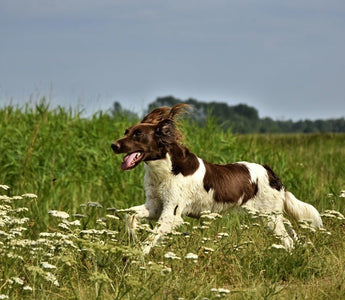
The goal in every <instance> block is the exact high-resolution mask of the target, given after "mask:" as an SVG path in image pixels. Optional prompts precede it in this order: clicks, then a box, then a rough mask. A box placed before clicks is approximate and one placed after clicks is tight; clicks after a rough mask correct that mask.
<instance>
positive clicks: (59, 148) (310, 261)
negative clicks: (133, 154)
mask: <svg viewBox="0 0 345 300" xmlns="http://www.w3.org/2000/svg"><path fill="white" fill-rule="evenodd" d="M132 122H133V121H132ZM130 124H131V122H130V121H129V120H127V119H126V117H124V116H120V115H117V116H116V117H110V116H109V115H107V114H105V113H97V114H95V115H93V116H92V117H90V118H88V119H85V118H82V117H81V114H80V113H78V112H77V113H76V112H73V111H72V110H66V109H62V108H59V109H50V108H49V106H48V105H47V104H45V103H42V104H40V105H38V106H36V107H35V108H30V107H26V108H23V109H21V110H19V109H18V108H15V107H6V108H2V109H0V153H1V154H0V185H7V186H9V189H6V186H2V187H0V195H2V196H0V299H7V297H8V299H63V298H64V299H215V298H217V297H221V298H229V299H230V298H231V299H345V251H344V249H345V239H344V234H345V220H344V219H343V218H342V217H341V216H340V215H339V216H338V217H336V215H335V213H333V215H332V214H331V213H328V214H325V215H324V217H323V222H324V225H325V230H323V231H316V232H313V231H311V230H310V229H308V228H304V227H300V226H299V225H298V224H294V227H295V229H296V231H297V233H298V235H299V238H300V243H299V244H298V245H297V246H296V248H295V249H294V250H293V251H292V252H291V253H289V252H287V251H285V250H282V249H276V248H274V247H272V245H273V244H277V243H279V241H278V240H276V239H275V237H274V236H272V235H271V234H270V233H269V231H268V230H267V229H266V227H265V220H260V219H253V218H251V217H250V216H249V215H247V214H246V213H244V212H243V211H242V210H240V209H237V210H235V211H232V212H229V213H228V214H226V215H224V216H223V217H222V218H219V219H216V220H209V219H207V218H206V217H205V218H203V219H200V220H194V219H190V218H187V217H186V218H185V221H186V224H184V225H183V226H181V227H180V228H179V229H178V231H177V232H176V233H174V234H171V235H170V236H168V237H167V239H166V240H165V242H164V243H163V244H161V245H160V246H158V247H156V248H154V249H153V251H152V253H150V254H149V255H148V256H145V257H143V256H142V255H141V252H140V242H141V241H143V240H144V239H145V237H146V236H147V234H148V233H147V230H145V228H150V224H147V225H146V226H143V229H142V230H141V231H140V233H139V235H138V240H137V241H135V242H134V241H133V240H132V239H131V238H129V237H128V235H127V233H126V231H125V216H124V215H122V214H117V213H116V211H115V209H114V208H117V209H119V208H127V207H130V206H132V205H137V204H141V203H143V202H144V190H143V166H139V167H138V168H136V169H134V170H131V171H128V172H123V171H121V168H120V163H121V161H122V155H115V154H113V153H112V151H111V149H110V144H111V143H112V141H113V140H115V139H117V138H119V137H120V136H122V135H123V132H124V130H125V128H126V127H128V126H129V125H130ZM215 124H216V123H215V122H214V121H212V120H210V121H209V122H208V123H207V125H206V126H205V127H202V128H199V127H198V128H197V129H196V125H195V124H192V123H190V122H188V120H185V121H183V122H182V123H181V130H182V132H183V133H184V135H185V136H186V138H185V141H184V143H185V144H186V145H187V146H188V147H189V148H190V149H191V151H192V152H194V153H196V154H197V155H198V156H200V157H202V158H204V159H206V160H208V161H210V162H216V163H226V162H234V161H243V160H247V161H253V162H258V163H262V164H264V163H265V164H268V165H270V166H271V167H272V169H273V170H274V171H275V172H276V173H277V174H278V175H279V177H280V178H281V180H282V182H283V183H284V185H285V186H286V187H287V188H288V189H289V190H290V191H291V192H293V193H294V194H295V195H296V196H297V197H298V198H299V199H301V200H303V201H306V202H309V203H311V204H313V205H314V206H315V207H316V208H317V209H318V210H319V211H320V212H324V211H326V210H333V211H337V212H340V213H341V214H345V198H344V197H345V191H344V190H345V165H344V162H345V135H344V134H315V135H314V134H313V135H302V134H300V135H295V134H294V135H233V134H231V132H230V131H229V132H223V131H220V130H219V129H217V126H216V125H215ZM342 191H344V192H342ZM32 194H35V195H37V198H36V197H35V196H34V195H32ZM169 252H172V253H170V254H169ZM189 253H193V254H194V255H191V254H189ZM187 254H189V255H187ZM189 257H190V258H189Z"/></svg>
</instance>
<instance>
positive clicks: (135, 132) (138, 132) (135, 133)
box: [133, 130, 143, 136]
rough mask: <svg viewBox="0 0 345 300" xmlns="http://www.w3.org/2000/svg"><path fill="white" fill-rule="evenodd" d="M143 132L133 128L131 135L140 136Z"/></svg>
mask: <svg viewBox="0 0 345 300" xmlns="http://www.w3.org/2000/svg"><path fill="white" fill-rule="evenodd" d="M142 134H143V133H142V132H141V131H140V130H135V131H134V132H133V135H134V136H141V135H142Z"/></svg>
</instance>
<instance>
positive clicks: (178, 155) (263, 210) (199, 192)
mask: <svg viewBox="0 0 345 300" xmlns="http://www.w3.org/2000/svg"><path fill="white" fill-rule="evenodd" d="M187 109H189V106H188V105H187V104H177V105H175V106H173V107H159V108H156V109H155V110H153V111H152V112H151V113H149V114H148V115H147V116H145V117H144V119H143V120H142V121H141V122H139V123H138V124H136V125H134V126H132V127H130V128H128V129H126V131H125V134H124V137H122V138H120V139H118V140H116V141H115V142H113V143H112V145H111V148H112V150H113V151H114V152H115V153H126V155H125V156H124V158H123V162H122V164H121V168H122V170H130V169H133V168H135V167H136V166H138V165H139V164H140V163H141V162H144V167H145V179H144V185H145V195H146V202H145V203H144V204H142V205H138V206H134V207H131V208H129V209H127V210H125V211H128V212H129V211H131V212H134V214H132V217H131V220H130V222H129V223H130V226H131V227H132V229H134V230H135V228H136V226H137V225H138V222H139V220H140V219H142V218H146V219H149V220H156V221H158V222H157V225H156V227H155V228H154V229H153V232H152V233H151V234H150V235H149V237H148V239H147V240H146V242H145V246H144V248H143V252H144V254H147V253H149V252H150V250H151V248H152V247H154V246H155V245H156V244H157V243H158V242H159V241H160V240H161V239H162V238H163V237H164V236H165V235H166V234H168V233H170V232H172V230H173V229H174V228H176V227H177V226H179V225H181V224H182V223H183V218H182V216H189V217H192V218H199V217H200V216H201V213H202V212H204V211H210V212H212V213H223V212H225V211H227V210H229V209H231V208H233V207H235V206H242V207H244V208H246V209H248V210H250V211H255V212H258V213H260V214H270V216H271V217H270V221H269V224H268V225H269V228H270V229H271V230H272V231H273V233H274V234H275V235H276V236H277V237H279V238H280V239H281V241H282V244H283V246H284V247H285V248H286V249H289V250H291V249H292V248H293V247H294V239H296V235H295V233H294V231H293V230H292V231H293V233H291V232H290V234H289V233H288V231H287V230H286V228H285V226H284V222H285V221H286V219H285V218H284V217H283V214H284V213H285V214H286V215H288V216H290V217H292V218H293V219H295V220H297V221H307V222H309V223H310V225H311V226H313V227H315V228H320V227H322V226H323V225H322V220H321V217H320V214H319V212H318V211H317V210H316V208H315V207H313V206H312V205H310V204H307V203H305V202H302V201H300V200H298V199H297V198H296V197H295V196H294V195H293V194H292V193H291V192H289V191H288V190H287V189H286V188H285V187H284V186H283V184H282V183H281V181H280V179H279V178H278V176H277V175H276V174H275V173H274V172H273V171H272V169H271V168H270V167H269V166H267V165H260V164H256V163H249V162H236V163H230V164H225V165H221V164H213V163H209V162H207V161H205V160H203V159H201V158H199V157H198V156H196V155H195V154H194V153H192V152H191V151H190V150H189V149H188V148H187V147H186V146H184V145H183V144H182V141H181V139H182V136H181V134H180V132H179V130H178V129H177V126H176V121H177V117H178V116H179V115H181V114H183V113H185V112H186V111H187ZM290 235H291V236H290Z"/></svg>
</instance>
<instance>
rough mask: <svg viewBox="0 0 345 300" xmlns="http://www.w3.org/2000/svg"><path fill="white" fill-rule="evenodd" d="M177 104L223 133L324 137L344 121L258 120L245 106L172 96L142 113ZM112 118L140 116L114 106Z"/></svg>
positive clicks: (341, 128)
mask: <svg viewBox="0 0 345 300" xmlns="http://www.w3.org/2000/svg"><path fill="white" fill-rule="evenodd" d="M177 103H187V104H189V105H191V106H192V107H193V113H192V114H191V115H190V117H191V118H193V119H194V120H195V121H196V122H197V123H198V124H199V125H200V126H202V125H203V124H205V122H206V119H207V118H210V117H211V118H213V119H214V120H215V122H217V124H218V125H219V126H220V127H221V128H223V129H229V128H230V129H231V130H232V132H234V133H327V132H334V133H340V132H345V119H344V118H337V119H327V120H323V119H319V120H300V121H296V122H295V121H292V120H287V121H282V120H273V119H272V118H269V117H265V118H260V117H259V112H258V110H257V109H256V108H254V107H252V106H248V105H246V104H237V105H228V104H227V103H224V102H216V101H214V102H202V101H198V100H196V99H193V98H189V99H187V100H181V99H178V98H175V97H173V96H166V97H158V98H157V99H156V100H155V101H153V102H151V103H150V104H149V105H148V108H147V110H146V111H145V113H148V112H150V111H152V110H153V109H154V108H156V107H159V106H173V105H175V104H177ZM112 114H113V115H117V114H122V115H127V116H128V117H130V118H139V116H138V115H137V114H135V113H133V112H132V111H130V110H127V109H124V108H122V106H121V104H120V103H119V102H115V103H114V106H113V109H112Z"/></svg>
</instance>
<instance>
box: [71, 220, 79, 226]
mask: <svg viewBox="0 0 345 300" xmlns="http://www.w3.org/2000/svg"><path fill="white" fill-rule="evenodd" d="M68 225H70V226H80V225H81V223H80V221H79V220H74V221H72V222H69V223H68Z"/></svg>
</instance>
